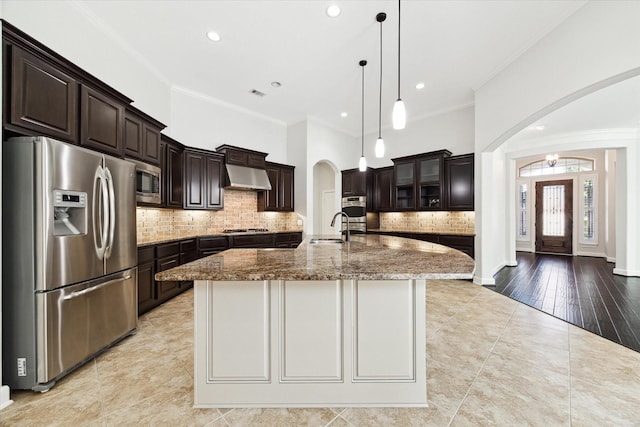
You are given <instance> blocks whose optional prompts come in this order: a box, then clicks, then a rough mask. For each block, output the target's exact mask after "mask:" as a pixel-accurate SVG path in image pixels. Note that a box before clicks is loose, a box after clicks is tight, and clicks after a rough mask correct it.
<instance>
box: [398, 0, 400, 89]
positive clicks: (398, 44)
mask: <svg viewBox="0 0 640 427" xmlns="http://www.w3.org/2000/svg"><path fill="white" fill-rule="evenodd" d="M398 99H400V0H398Z"/></svg>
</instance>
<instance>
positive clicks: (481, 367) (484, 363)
mask: <svg viewBox="0 0 640 427" xmlns="http://www.w3.org/2000/svg"><path fill="white" fill-rule="evenodd" d="M476 298H477V296H475V297H474V298H473V299H472V300H471V301H469V303H471V302H473V301H474V300H475V299H476ZM517 308H518V305H517V304H516V305H514V306H513V310H512V311H511V315H510V316H509V320H508V321H507V323H505V325H504V327H503V328H502V331H500V334H499V335H498V337H497V338H496V340H495V341H494V342H493V345H492V346H491V349H490V350H489V353H488V354H487V357H485V359H484V361H483V362H482V366H480V369H478V373H477V374H476V376H475V377H474V378H473V381H471V384H470V385H469V388H468V389H467V391H466V393H465V394H464V397H463V398H462V400H460V403H459V404H458V407H457V408H456V410H455V412H454V413H453V416H452V417H451V419H450V420H449V424H447V427H451V425H452V424H453V420H455V418H456V416H457V415H458V412H460V408H461V407H462V405H463V404H464V401H465V400H466V399H467V397H468V396H469V392H470V391H471V389H472V388H473V385H474V384H475V383H476V381H477V380H478V377H479V376H480V373H481V372H482V370H483V369H484V367H485V365H486V364H487V360H489V358H490V357H491V355H492V354H493V350H494V349H495V348H496V344H497V343H498V341H500V338H501V337H502V334H503V333H504V331H505V330H506V329H507V326H509V324H510V323H511V320H512V319H513V315H514V314H515V312H516V310H517Z"/></svg>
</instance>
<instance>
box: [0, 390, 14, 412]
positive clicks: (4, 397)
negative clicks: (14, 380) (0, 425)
mask: <svg viewBox="0 0 640 427" xmlns="http://www.w3.org/2000/svg"><path fill="white" fill-rule="evenodd" d="M10 397H11V394H10V391H9V386H6V385H3V386H1V387H0V411H1V410H3V409H4V408H6V407H7V406H9V405H11V404H12V403H13V400H11V399H10Z"/></svg>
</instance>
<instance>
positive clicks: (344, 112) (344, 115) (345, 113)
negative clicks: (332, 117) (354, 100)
mask: <svg viewBox="0 0 640 427" xmlns="http://www.w3.org/2000/svg"><path fill="white" fill-rule="evenodd" d="M348 115H349V114H347V112H346V111H343V112H342V113H340V117H347V116H348Z"/></svg>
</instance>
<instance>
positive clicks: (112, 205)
mask: <svg viewBox="0 0 640 427" xmlns="http://www.w3.org/2000/svg"><path fill="white" fill-rule="evenodd" d="M104 173H105V176H106V178H107V179H106V181H107V186H108V189H109V240H108V241H107V243H106V248H105V254H104V256H105V258H109V257H110V256H111V250H112V249H113V240H114V238H115V234H116V195H115V191H114V188H113V177H112V176H111V171H110V170H109V168H108V167H105V168H104Z"/></svg>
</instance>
